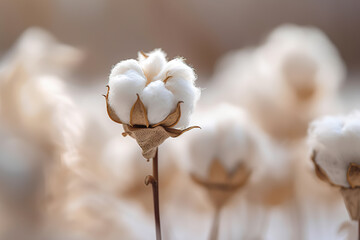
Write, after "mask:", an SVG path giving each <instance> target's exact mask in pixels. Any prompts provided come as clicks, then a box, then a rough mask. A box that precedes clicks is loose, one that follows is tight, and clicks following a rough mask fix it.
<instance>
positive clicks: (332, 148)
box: [308, 111, 360, 187]
mask: <svg viewBox="0 0 360 240" xmlns="http://www.w3.org/2000/svg"><path fill="white" fill-rule="evenodd" d="M308 142H309V144H310V146H311V149H312V150H313V151H316V158H315V161H316V163H317V164H318V165H319V166H320V168H321V169H323V170H324V171H325V173H326V174H327V176H328V177H329V180H330V181H331V182H333V183H334V184H336V185H340V186H343V187H350V185H349V183H348V181H347V176H346V175H347V170H348V167H349V164H350V163H357V164H360V148H359V146H360V112H358V111H357V112H354V113H352V114H350V115H348V116H327V117H323V118H321V119H319V120H316V121H314V122H313V123H312V124H311V126H310V128H309V139H308Z"/></svg>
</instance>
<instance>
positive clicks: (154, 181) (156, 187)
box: [145, 149, 161, 240]
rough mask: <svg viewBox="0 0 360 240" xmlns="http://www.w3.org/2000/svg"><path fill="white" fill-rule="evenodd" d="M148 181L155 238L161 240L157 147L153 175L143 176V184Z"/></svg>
mask: <svg viewBox="0 0 360 240" xmlns="http://www.w3.org/2000/svg"><path fill="white" fill-rule="evenodd" d="M149 183H151V185H152V190H153V200H154V217H155V229H156V240H161V225H160V207H159V205H160V204H159V168H158V149H156V153H155V157H154V158H153V175H148V176H147V177H146V178H145V184H146V185H148V184H149Z"/></svg>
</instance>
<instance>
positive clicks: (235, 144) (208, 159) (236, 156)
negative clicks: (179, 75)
mask: <svg viewBox="0 0 360 240" xmlns="http://www.w3.org/2000/svg"><path fill="white" fill-rule="evenodd" d="M200 114H201V115H200ZM195 122H196V124H199V125H200V126H201V128H202V129H201V131H194V132H192V133H191V132H190V133H188V134H187V137H188V139H187V142H188V143H189V149H190V161H191V163H190V171H191V172H193V173H195V174H196V175H198V176H200V177H206V176H207V174H208V170H209V168H210V165H211V164H212V163H213V162H214V160H218V161H219V162H220V163H221V164H222V165H223V167H224V168H225V169H226V170H227V172H228V173H229V174H231V173H232V172H233V171H234V170H236V168H237V167H239V166H240V165H241V164H245V165H246V167H249V168H252V166H253V163H251V162H252V161H253V160H254V158H253V155H252V151H253V147H252V144H253V143H252V142H251V141H250V139H252V138H253V135H254V134H256V131H255V130H254V129H253V127H252V126H251V124H249V122H248V119H247V116H246V114H245V113H244V112H242V111H241V110H240V109H238V108H236V107H233V106H231V105H226V104H222V105H218V106H216V107H215V108H214V109H213V110H210V111H207V112H202V113H199V116H198V118H197V119H196V120H195Z"/></svg>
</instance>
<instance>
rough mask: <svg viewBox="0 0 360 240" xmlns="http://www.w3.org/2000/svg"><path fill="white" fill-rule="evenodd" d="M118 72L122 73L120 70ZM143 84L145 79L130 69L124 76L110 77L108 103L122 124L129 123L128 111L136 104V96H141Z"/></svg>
mask: <svg viewBox="0 0 360 240" xmlns="http://www.w3.org/2000/svg"><path fill="white" fill-rule="evenodd" d="M118 70H119V71H120V72H121V71H122V69H118ZM116 72H117V70H116ZM145 83H146V80H145V78H144V77H143V76H142V75H141V74H139V73H138V72H137V71H135V70H132V69H129V70H127V71H126V72H125V73H124V74H119V75H115V74H114V76H112V75H110V79H109V87H110V91H109V98H108V101H109V104H110V105H111V107H112V108H113V109H114V111H115V113H116V114H117V115H118V117H119V118H120V120H121V121H122V122H124V123H128V124H129V123H130V111H131V108H132V106H133V105H134V103H135V102H136V99H137V95H136V94H141V92H142V90H143V89H144V87H145Z"/></svg>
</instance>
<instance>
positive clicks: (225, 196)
mask: <svg viewBox="0 0 360 240" xmlns="http://www.w3.org/2000/svg"><path fill="white" fill-rule="evenodd" d="M250 175H251V171H250V170H249V169H248V168H247V167H246V166H245V165H240V166H238V167H237V168H236V169H235V171H234V172H232V173H231V174H230V173H228V172H227V171H226V169H225V168H224V167H223V165H222V164H221V163H220V162H219V161H218V160H215V161H213V163H212V164H211V166H210V170H209V175H208V178H207V179H200V178H199V177H197V176H196V175H192V179H193V181H195V182H196V183H198V184H199V185H201V186H202V187H204V188H205V189H206V190H207V192H208V194H209V197H210V199H211V201H212V202H213V204H214V206H215V207H216V208H221V206H223V205H224V204H225V203H226V202H227V201H228V200H229V199H230V198H231V197H232V196H233V195H234V194H235V193H236V192H237V190H239V189H240V188H241V187H243V186H244V185H245V184H246V183H247V180H248V179H249V177H250Z"/></svg>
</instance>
